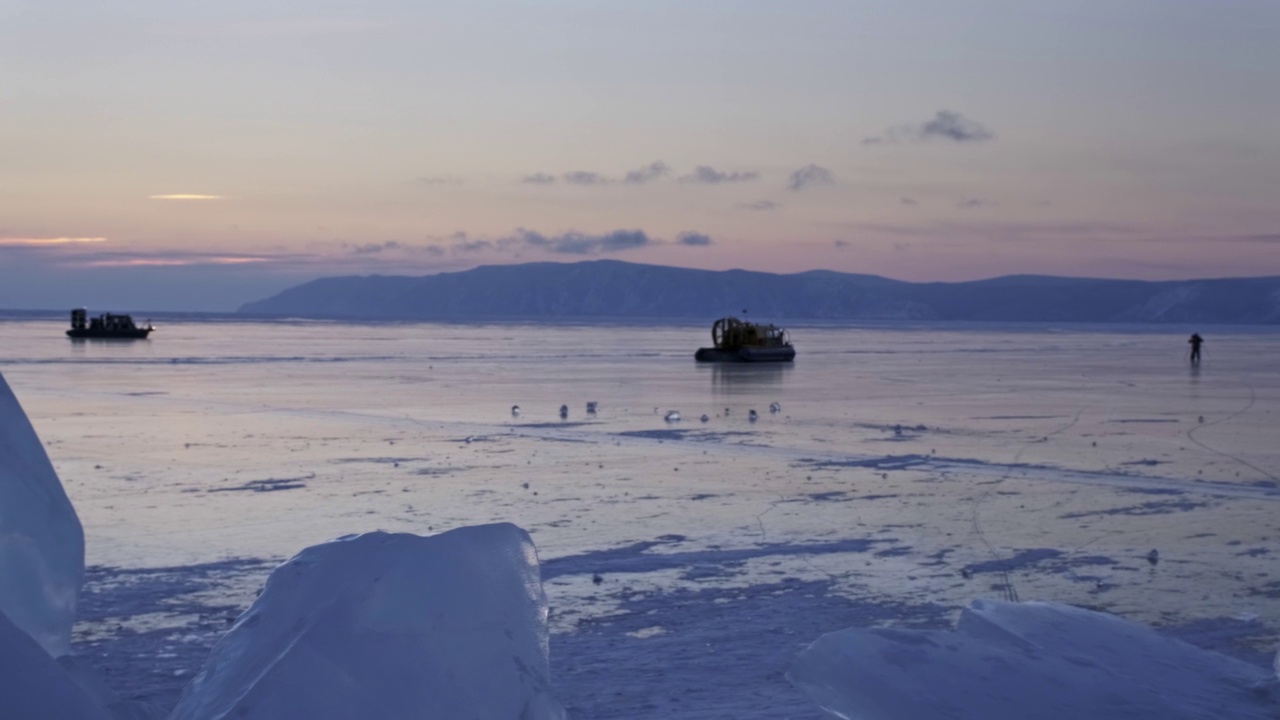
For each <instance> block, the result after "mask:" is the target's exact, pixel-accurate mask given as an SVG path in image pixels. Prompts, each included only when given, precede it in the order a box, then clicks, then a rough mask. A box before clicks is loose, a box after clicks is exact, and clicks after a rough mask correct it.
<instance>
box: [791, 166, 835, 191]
mask: <svg viewBox="0 0 1280 720" xmlns="http://www.w3.org/2000/svg"><path fill="white" fill-rule="evenodd" d="M835 184H836V176H835V175H834V174H832V172H831V171H830V170H828V169H826V168H824V167H822V166H819V165H813V164H809V165H805V166H804V167H802V168H800V169H799V170H797V171H795V172H793V173H791V177H790V178H788V179H787V189H788V190H791V191H792V192H799V191H801V190H804V189H805V188H809V187H816V186H818V185H835Z"/></svg>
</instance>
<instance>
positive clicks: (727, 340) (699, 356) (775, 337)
mask: <svg viewBox="0 0 1280 720" xmlns="http://www.w3.org/2000/svg"><path fill="white" fill-rule="evenodd" d="M711 341H712V342H713V343H715V346H714V347H704V348H699V349H698V352H696V353H694V356H693V357H694V359H695V360H697V361H698V362H791V361H792V360H794V359H795V357H796V349H795V348H794V347H792V346H791V340H790V338H788V337H787V331H786V330H783V329H782V328H780V327H778V326H777V325H760V324H757V323H752V322H747V321H745V320H739V319H738V318H736V317H723V318H720V319H719V320H717V321H715V324H713V325H712V326H711Z"/></svg>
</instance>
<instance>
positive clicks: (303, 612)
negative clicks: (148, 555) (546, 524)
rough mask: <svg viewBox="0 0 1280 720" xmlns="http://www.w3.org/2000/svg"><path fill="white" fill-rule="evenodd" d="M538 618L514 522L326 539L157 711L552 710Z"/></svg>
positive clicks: (541, 611) (288, 715)
mask: <svg viewBox="0 0 1280 720" xmlns="http://www.w3.org/2000/svg"><path fill="white" fill-rule="evenodd" d="M546 620H547V602H546V596H545V595H544V593H543V590H542V583H541V580H540V577H539V569H538V559H537V555H536V551H535V549H534V546H533V542H532V541H531V540H530V538H529V536H528V534H527V533H525V532H524V531H523V530H521V529H519V528H517V527H516V526H514V525H510V524H496V525H481V526H476V527H466V528H460V529H457V530H452V531H450V532H446V533H443V534H440V535H436V536H433V537H427V538H423V537H418V536H416V535H409V534H389V533H382V532H375V533H368V534H365V535H358V536H349V537H345V538H339V539H338V540H335V541H332V542H328V543H324V544H321V545H316V546H313V547H310V548H307V549H306V550H303V551H302V552H301V553H299V554H298V555H297V556H295V557H294V558H293V559H292V560H289V561H288V562H286V563H285V564H283V565H281V566H280V567H278V568H277V569H276V570H275V571H274V572H272V574H271V577H270V578H269V579H268V581H267V584H266V587H265V588H264V589H263V591H262V594H261V595H260V596H259V597H258V599H257V601H255V602H254V604H253V606H252V607H250V608H249V610H248V611H247V612H245V614H244V615H242V616H241V617H240V618H239V620H237V621H236V624H235V625H234V626H233V627H232V629H231V630H230V632H229V633H228V634H227V635H226V636H225V637H224V638H223V639H222V640H220V641H219V642H218V644H217V645H216V646H214V648H213V652H212V653H211V655H210V658H209V660H208V662H207V663H206V664H205V667H204V668H203V669H202V670H201V671H200V673H199V674H197V675H196V676H195V678H193V679H192V681H191V684H190V685H188V686H187V688H186V690H185V691H184V692H183V695H182V698H181V700H179V702H178V706H177V707H176V708H175V709H174V711H173V713H172V714H171V715H170V718H171V720H214V719H216V718H271V719H272V720H294V719H297V720H304V719H305V720H324V719H326V718H333V719H334V720H338V719H339V718H341V719H342V720H347V719H349V718H410V717H412V718H422V719H424V720H426V719H430V718H441V719H444V718H448V719H453V718H494V719H499V718H510V719H511V720H516V719H517V718H518V719H520V720H544V719H551V718H562V717H564V713H563V710H562V709H561V708H560V705H559V704H558V703H557V702H556V701H555V700H554V699H553V697H552V696H551V694H550V684H549V681H548V677H549V672H548V659H547V655H548V648H547V637H548V636H547V626H546Z"/></svg>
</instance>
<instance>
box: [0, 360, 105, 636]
mask: <svg viewBox="0 0 1280 720" xmlns="http://www.w3.org/2000/svg"><path fill="white" fill-rule="evenodd" d="M0 579H2V580H3V582H0V612H3V613H4V614H5V615H7V616H8V618H9V620H11V621H12V622H13V624H14V625H16V626H17V627H18V628H21V629H22V630H23V631H25V632H26V633H27V634H28V635H30V636H31V637H32V638H34V639H35V641H36V642H37V643H39V644H40V646H41V647H43V648H44V650H45V652H47V653H48V654H49V655H51V656H52V657H58V656H60V655H64V654H66V652H67V650H68V648H69V646H70V644H71V625H72V623H73V622H74V621H75V614H76V597H77V595H79V593H80V586H81V584H82V583H83V582H84V533H83V531H82V530H81V528H80V520H79V518H77V517H76V511H75V509H74V508H72V507H71V501H70V500H69V499H68V498H67V494H66V493H65V492H64V491H63V489H62V483H61V482H60V481H59V480H58V475H57V473H55V472H54V470H53V465H52V464H50V462H49V456H48V455H46V454H45V451H44V447H43V446H42V445H41V444H40V438H39V437H37V436H36V431H35V429H34V428H32V427H31V422H30V421H29V420H28V419H27V415H26V413H25V412H23V410H22V406H21V405H19V404H18V399H17V398H16V397H14V395H13V391H11V390H10V389H9V385H8V383H7V382H5V379H4V377H3V376H0Z"/></svg>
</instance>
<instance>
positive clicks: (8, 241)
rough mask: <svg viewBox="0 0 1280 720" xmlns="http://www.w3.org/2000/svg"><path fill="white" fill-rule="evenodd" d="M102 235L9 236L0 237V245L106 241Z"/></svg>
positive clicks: (79, 243)
mask: <svg viewBox="0 0 1280 720" xmlns="http://www.w3.org/2000/svg"><path fill="white" fill-rule="evenodd" d="M106 241H107V239H106V238H104V237H56V238H10V237H0V245H21V246H28V247H34V246H42V245H81V244H87V243H102V242H106Z"/></svg>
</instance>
